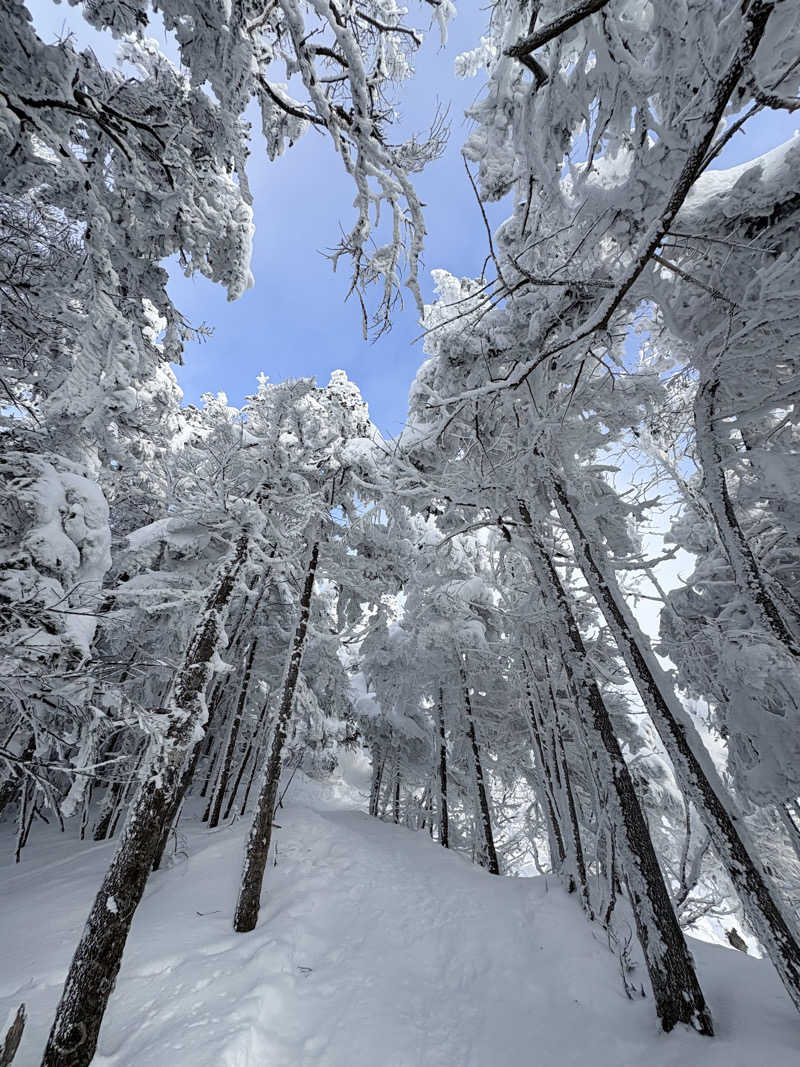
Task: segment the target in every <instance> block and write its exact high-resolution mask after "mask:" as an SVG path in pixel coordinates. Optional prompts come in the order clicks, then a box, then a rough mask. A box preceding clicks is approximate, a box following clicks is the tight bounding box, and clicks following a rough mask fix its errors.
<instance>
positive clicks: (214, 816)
mask: <svg viewBox="0 0 800 1067" xmlns="http://www.w3.org/2000/svg"><path fill="white" fill-rule="evenodd" d="M257 647H258V641H256V640H253V641H251V643H250V648H249V650H248V653H247V659H246V660H245V665H244V673H243V675H242V681H241V685H240V687H239V698H238V700H237V701H236V710H235V711H234V713H233V719H232V720H231V726H230V730H229V732H228V741H227V744H226V746H225V755H224V757H223V760H222V769H221V770H220V774H219V780H218V781H217V785H216V788H215V790H214V797H213V800H212V803H211V814H210V816H209V819H208V825H209V827H211V829H212V830H213V829H214V827H215V826H219V817H220V813H221V811H222V803H223V801H224V799H225V793H226V792H227V789H228V782H229V781H230V776H231V767H232V766H233V756H234V753H235V752H236V742H237V741H238V739H239V728H240V727H241V724H242V715H243V714H244V706H245V704H246V703H247V691H248V689H249V688H250V677H251V675H252V673H253V660H254V659H255V655H256V648H257Z"/></svg>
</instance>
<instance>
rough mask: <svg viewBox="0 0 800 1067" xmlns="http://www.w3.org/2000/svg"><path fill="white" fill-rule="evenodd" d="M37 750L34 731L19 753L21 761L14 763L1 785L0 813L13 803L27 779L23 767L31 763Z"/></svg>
mask: <svg viewBox="0 0 800 1067" xmlns="http://www.w3.org/2000/svg"><path fill="white" fill-rule="evenodd" d="M35 751H36V737H35V736H34V734H33V733H31V736H30V737H29V738H28V742H27V744H26V745H25V747H24V749H23V750H22V752H20V755H19V763H18V764H17V763H14V764H12V766H11V769H10V770H9V772H8V776H7V777H6V779H5V781H4V782H3V784H2V785H0V815H2V814H3V810H4V809H5V808H6V807H7V805H9V804H10V803H11V801H12V800H13V799H14V797H15V796H16V795H17V791H18V790H19V787H20V786H21V785H22V784H23V782H24V781H25V772H24V770H23V769H22V768H23V767H24V766H25V765H26V764H29V763H31V761H32V760H33V754H34V752H35Z"/></svg>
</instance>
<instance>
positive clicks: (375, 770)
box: [369, 746, 386, 818]
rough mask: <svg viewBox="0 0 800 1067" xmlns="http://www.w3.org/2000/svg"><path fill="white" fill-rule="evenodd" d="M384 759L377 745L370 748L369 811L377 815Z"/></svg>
mask: <svg viewBox="0 0 800 1067" xmlns="http://www.w3.org/2000/svg"><path fill="white" fill-rule="evenodd" d="M385 763H386V760H385V759H384V757H383V756H382V755H381V753H380V750H379V749H378V747H377V746H374V747H373V749H372V783H371V786H370V791H369V813H370V815H374V816H375V817H376V818H377V816H378V806H379V803H380V797H381V784H382V782H383V768H384V764H385Z"/></svg>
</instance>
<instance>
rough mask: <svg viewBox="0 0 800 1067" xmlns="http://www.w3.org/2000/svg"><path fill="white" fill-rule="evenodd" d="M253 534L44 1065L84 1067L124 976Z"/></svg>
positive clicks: (127, 833) (117, 863) (143, 796)
mask: <svg viewBox="0 0 800 1067" xmlns="http://www.w3.org/2000/svg"><path fill="white" fill-rule="evenodd" d="M248 548H249V535H247V534H241V535H240V536H239V538H238V540H237V542H236V545H235V547H234V550H233V552H232V553H231V555H230V556H229V557H228V558H227V559H226V560H225V562H224V564H223V566H222V567H221V569H220V573H219V575H218V578H217V581H216V582H215V584H214V588H213V589H212V591H211V593H210V594H209V597H208V599H207V601H206V606H205V610H204V611H203V614H202V615H201V617H200V619H199V620H198V622H197V625H196V626H195V631H194V635H193V637H192V640H191V642H190V643H189V647H188V648H187V650H186V652H185V654H184V657H183V662H182V664H181V666H180V668H179V669H178V671H177V673H176V675H175V677H174V679H173V684H172V686H171V692H170V695H169V697H168V698H167V700H166V701H165V705H166V707H165V710H166V712H167V714H168V715H169V726H168V728H167V730H166V734H165V738H164V741H163V743H162V744H160V745H159V746H158V749H157V751H156V752H155V754H154V756H153V758H152V760H151V762H150V766H149V767H148V769H147V776H146V778H145V779H144V781H143V782H142V785H141V787H140V789H139V792H138V794H137V796H136V799H135V801H134V804H133V808H132V810H131V813H130V816H129V818H128V821H127V824H126V826H125V830H124V832H123V834H122V838H121V840H120V843H119V847H118V849H117V852H116V854H115V856H114V858H113V860H112V861H111V865H110V867H109V868H108V871H107V872H106V875H105V878H104V879H103V883H102V885H101V887H100V890H99V892H98V894H97V896H96V898H95V901H94V905H93V906H92V910H91V911H90V913H89V918H88V919H87V922H86V926H85V927H84V931H83V934H82V935H81V939H80V941H79V943H78V947H77V949H76V952H75V955H74V957H73V959H72V963H71V965H70V969H69V973H68V974H67V980H66V983H65V985H64V991H63V993H62V995H61V1000H60V1002H59V1005H58V1009H57V1011H56V1017H55V1020H54V1022H53V1027H52V1030H51V1031H50V1036H49V1038H48V1041H47V1047H46V1049H45V1052H44V1059H43V1060H42V1067H87V1065H88V1064H89V1063H90V1062H91V1060H92V1058H93V1057H94V1053H95V1049H96V1047H97V1038H98V1035H99V1033H100V1025H101V1023H102V1021H103V1015H104V1014H105V1010H106V1006H107V1004H108V998H109V997H110V996H111V990H112V989H113V988H114V983H115V981H116V978H117V974H118V973H119V968H120V965H121V963H122V954H123V952H124V950H125V943H126V941H127V939H128V933H129V931H130V927H131V923H132V922H133V916H134V913H135V911H136V908H137V907H138V905H139V902H140V901H141V899H142V895H143V893H144V888H145V884H146V882H147V878H148V876H149V874H150V870H151V868H152V866H153V860H154V859H155V853H156V849H157V848H158V846H159V843H160V840H161V835H162V833H163V830H164V826H165V824H168V823H169V821H170V816H171V813H172V812H173V808H174V800H175V794H176V790H177V787H178V784H179V782H180V772H181V769H182V767H183V764H184V759H185V757H186V753H187V751H188V750H189V749H190V748H191V747H192V746H194V745H196V744H197V743H198V741H199V740H200V739H201V738H202V727H203V725H204V718H205V710H204V705H203V701H204V697H205V691H206V688H207V686H208V682H209V679H210V677H211V672H212V660H213V658H214V656H215V654H216V653H217V650H218V647H219V643H220V638H221V636H222V632H223V628H224V623H225V616H226V615H227V611H228V606H229V603H230V600H231V596H232V595H233V591H234V588H235V585H236V580H237V578H238V575H239V572H240V571H241V568H242V566H243V565H244V562H245V560H246V559H247V555H248Z"/></svg>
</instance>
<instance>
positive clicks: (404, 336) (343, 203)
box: [28, 0, 798, 434]
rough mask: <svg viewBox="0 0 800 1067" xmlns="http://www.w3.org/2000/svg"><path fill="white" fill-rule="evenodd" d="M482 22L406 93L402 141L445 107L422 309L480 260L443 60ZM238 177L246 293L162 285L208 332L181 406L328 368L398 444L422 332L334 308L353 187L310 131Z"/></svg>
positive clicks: (420, 60)
mask: <svg viewBox="0 0 800 1067" xmlns="http://www.w3.org/2000/svg"><path fill="white" fill-rule="evenodd" d="M28 6H29V7H30V9H31V11H32V12H33V13H34V20H35V23H36V25H37V26H38V27H39V32H40V34H41V35H42V36H43V38H44V39H45V40H52V39H53V36H54V34H56V33H58V32H59V30H60V29H61V27H62V26H63V25H65V24H66V25H67V26H69V27H70V28H72V27H75V28H76V29H77V30H78V34H77V36H78V38H79V40H80V41H81V42H83V41H86V42H87V43H88V42H91V43H92V46H93V47H94V48H95V51H96V52H97V53H98V55H100V56H101V58H103V59H104V60H105V59H109V60H110V57H111V56H112V55H113V51H114V45H113V41H111V40H110V38H107V39H106V40H104V41H101V40H99V39H98V35H96V34H93V33H90V32H89V31H88V30H87V29H84V28H80V29H78V27H79V26H80V16H79V15H78V13H77V12H76V10H75V9H73V8H69V7H67V6H66V5H58V6H57V5H55V4H54V3H52V2H51V0H35V2H31V0H29V4H28ZM410 7H411V13H410V15H409V17H408V19H407V22H408V23H409V24H412V25H418V26H421V27H424V26H425V25H427V21H428V15H427V10H420V8H421V7H422V5H420V7H419V8H418V7H417V6H416V5H410ZM416 12H418V14H419V17H418V18H416V19H415V18H414V17H413V16H414V14H415V13H416ZM487 14H488V12H487V10H485V9H484V6H483V5H482V4H478V3H476V2H475V0H472V2H471V3H467V2H466V0H463V2H462V3H461V5H460V10H459V13H458V16H457V17H456V19H455V20H454V22H453V23H451V25H450V32H449V40H448V44H447V46H446V47H445V48H444V49H441V48H440V47H439V35H438V29H437V28H436V27H432V28H431V30H430V32H429V33H427V34H426V39H425V43H424V44H423V47H422V49H421V51H420V53H419V54H418V56H417V62H416V76H415V77H414V79H413V80H412V81H411V82H409V83H407V84H406V85H405V87H404V89H403V90H402V107H401V119H402V127H403V130H404V132H410V131H417V132H422V131H424V130H425V129H426V128H427V126H428V125H429V123H430V120H431V118H432V116H433V114H434V111H435V109H436V104H437V101H438V102H439V103H440V104H442V105H444V106H448V105H449V109H450V121H451V136H450V142H449V145H448V148H447V151H446V152H445V154H444V156H443V157H442V158H441V159H440V160H438V161H437V162H435V163H433V164H431V166H430V167H428V168H427V169H426V171H425V172H424V173H423V174H422V175H418V176H417V178H416V182H415V184H416V186H417V189H418V191H419V194H420V196H421V199H422V201H423V202H424V203H425V204H426V205H427V206H426V209H425V218H426V223H427V229H428V237H427V239H426V246H425V268H424V272H423V278H422V283H423V297H424V298H425V299H426V300H430V299H431V297H432V292H433V287H432V282H431V279H430V275H429V271H430V270H431V269H433V268H436V267H444V268H446V269H447V270H449V271H451V272H452V273H453V274H457V275H477V274H479V273H480V270H481V266H482V264H483V261H484V259H485V256H486V250H487V248H486V234H485V231H484V228H483V222H482V220H481V217H480V212H479V210H478V207H477V205H476V203H475V198H474V194H473V192H472V189H471V187H470V185H469V182H468V181H467V178H466V175H465V173H464V165H463V161H462V159H461V155H460V148H461V145H462V143H463V141H464V139H465V137H466V135H467V132H468V129H469V124H468V121H467V120H466V119H465V118H464V111H465V109H466V108H468V107H469V106H470V104H471V103H472V102H473V101H474V100H475V99H476V97H477V96H478V95H479V94H480V92H481V90H482V88H483V85H484V79H483V78H482V77H481V75H478V76H477V77H476V78H472V79H469V80H461V79H457V78H456V77H455V75H454V74H453V61H454V59H455V57H456V56H457V55H458V54H459V53H460V52H463V51H466V50H467V49H468V48H473V47H475V45H476V44H477V43H478V41H479V39H480V37H481V33H482V32H483V29H484V25H485V21H486V18H487ZM797 124H798V120H797V118H796V116H792V115H786V114H784V113H780V114H777V115H773V114H761V115H759V116H757V117H756V118H755V120H751V122H750V124H749V125H748V126H747V127H746V128H745V130H744V131H743V132H742V133H740V134H737V135H736V137H734V138H733V140H732V141H731V142H730V144H729V145H728V146H727V147H726V149H725V152H724V154H723V155H722V156H721V157H720V160H719V161H718V163H717V164H716V165H717V166H723V167H725V166H734V165H736V164H738V163H742V162H745V161H747V160H748V159H753V158H755V157H756V156H758V155H760V154H761V153H762V152H764V151H766V150H768V149H769V148H773V147H775V145H778V144H780V143H782V142H783V141H784V140H786V139H787V138H788V137H790V136H791V135H792V133H793V131H794V129H795V128H796V126H797ZM248 169H249V175H250V183H251V187H252V190H253V194H254V198H255V204H254V211H255V223H256V234H255V246H254V257H253V273H254V275H255V287H254V288H253V289H251V290H250V291H249V292H247V293H246V294H245V295H244V296H243V297H241V298H240V299H239V300H237V301H235V302H233V303H228V302H227V300H226V296H225V292H224V290H223V289H222V288H221V287H220V286H215V285H212V284H211V283H210V282H208V281H206V280H205V279H202V278H199V277H195V278H190V279H186V278H184V277H183V276H182V275H181V274H180V273H177V274H175V275H174V276H173V280H172V283H171V286H170V292H171V295H172V297H173V300H174V301H175V303H176V305H177V306H178V307H179V308H180V310H181V311H182V312H183V314H184V315H185V317H186V318H187V319H188V320H189V321H190V322H191V323H193V324H195V325H199V324H200V323H203V322H204V323H207V324H208V325H209V326H212V327H213V328H214V334H213V336H212V337H211V338H210V339H209V340H207V341H206V342H205V343H203V344H192V345H189V346H188V347H187V350H186V354H185V365H184V366H183V367H178V368H176V373H177V375H178V380H179V382H180V384H181V387H182V388H183V390H184V395H185V399H186V401H187V402H196V401H198V400H199V399H200V397H201V395H202V394H203V393H204V392H216V391H217V390H224V391H225V392H226V393H227V394H228V397H229V399H230V400H231V402H232V403H234V404H238V403H240V402H241V400H242V399H243V397H244V396H246V395H247V393H249V392H252V391H253V390H254V388H255V384H256V376H257V375H258V374H259V373H260V372H262V371H263V373H264V374H266V375H267V376H268V377H269V378H270V379H272V380H273V381H279V380H281V379H283V378H287V377H302V376H307V375H316V376H317V378H318V379H319V381H320V382H321V383H323V384H324V383H325V382H327V380H328V376H329V375H330V372H331V371H332V370H334V369H336V368H338V367H342V368H344V369H345V370H346V371H347V373H348V375H349V376H350V377H351V378H352V379H353V380H354V381H355V382H356V383H357V384H358V385H359V387H360V389H361V391H362V393H363V395H364V398H365V399H366V400H367V402H368V403H369V407H370V412H371V414H372V418H373V419H374V421H375V422H376V423H377V424H378V426H379V427H380V428H381V429H382V430H383V431H384V432H385V433H389V434H395V433H397V432H398V431H399V430H400V429H401V428H402V426H403V423H404V420H405V415H406V401H407V396H408V389H409V385H410V384H411V381H412V380H413V377H414V374H415V373H416V369H417V367H418V366H419V364H420V362H421V361H422V359H423V358H424V357H423V353H422V345H421V343H420V342H417V343H416V344H412V341H413V339H414V338H415V337H417V336H418V335H419V332H420V330H419V324H418V316H417V311H416V308H415V307H414V303H413V299H412V298H411V296H410V294H409V295H408V299H407V300H406V306H405V309H404V310H403V311H402V312H398V313H397V314H396V315H395V316H394V327H393V329H392V330H391V331H390V332H389V333H387V334H384V335H383V336H382V337H381V338H379V339H378V340H377V341H376V342H374V343H365V342H364V341H363V340H362V338H361V318H360V312H359V309H358V305H357V303H356V302H354V301H352V300H351V302H349V303H347V304H345V303H343V298H344V296H345V293H346V291H347V287H348V281H349V276H348V273H347V264H346V263H344V262H343V263H342V265H341V267H340V272H339V273H337V274H334V273H333V272H332V270H331V264H330V262H329V261H328V260H327V259H325V258H324V256H323V254H322V252H324V250H325V249H327V248H330V247H331V246H332V245H334V244H335V243H336V241H337V237H338V234H339V228H340V224H341V226H342V227H343V228H347V229H349V224H350V223H351V220H352V217H353V212H352V201H353V186H352V183H351V180H350V179H349V178H348V176H347V175H346V174H345V173H344V170H343V168H342V167H341V164H340V163H339V161H338V159H336V158H335V156H334V154H333V152H332V150H331V148H330V145H329V142H328V139H327V138H326V137H324V136H321V135H320V134H318V133H317V132H316V131H315V130H310V131H309V132H307V133H306V134H305V136H304V137H303V138H301V140H300V141H299V142H298V143H297V144H296V145H295V146H294V147H293V148H292V149H290V150H289V151H288V152H287V153H286V154H285V155H284V156H283V157H282V158H281V159H279V160H277V161H276V162H274V163H270V162H269V161H268V160H267V158H266V154H265V152H264V150H263V144H262V142H261V140H260V136H255V137H254V143H253V151H252V155H251V159H250V165H249V168H248ZM507 211H508V208H507V207H504V206H503V205H502V204H501V205H490V218H491V219H492V220H493V222H497V221H500V220H501V219H502V218H503V217H504V214H506V213H507Z"/></svg>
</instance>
